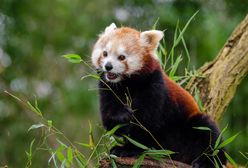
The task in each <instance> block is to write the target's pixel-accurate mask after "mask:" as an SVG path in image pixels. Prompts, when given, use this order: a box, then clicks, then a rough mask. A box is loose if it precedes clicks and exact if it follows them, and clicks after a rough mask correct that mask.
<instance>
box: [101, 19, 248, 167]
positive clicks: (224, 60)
mask: <svg viewBox="0 0 248 168" xmlns="http://www.w3.org/2000/svg"><path fill="white" fill-rule="evenodd" d="M198 72H199V73H200V74H201V75H202V76H204V77H203V78H198V77H194V78H192V79H191V80H190V82H189V83H188V84H187V86H186V89H187V90H188V91H189V92H191V93H192V92H193V91H194V89H195V88H197V89H199V91H200V98H201V100H202V103H203V107H204V111H205V112H206V113H208V114H209V115H210V116H212V117H213V119H214V120H216V121H217V120H218V119H219V118H220V117H221V115H222V114H223V112H224V110H225V109H226V107H227V106H228V104H229V103H230V101H231V100H232V98H233V96H234V94H235V92H236V89H237V86H238V85H239V84H240V83H241V81H242V80H243V79H244V77H245V76H246V75H247V74H248V15H247V16H246V18H245V19H244V20H243V21H242V22H241V23H240V24H239V25H238V26H237V27H236V29H235V30H234V31H233V33H232V35H231V36H230V38H229V39H228V40H227V42H226V43H225V45H224V47H223V48H222V50H221V51H220V52H219V54H218V55H217V57H216V58H215V59H214V60H213V61H211V62H208V63H206V64H205V65H203V66H202V67H201V68H199V70H198ZM135 159H136V158H135V157H132V158H117V159H116V163H117V166H118V167H125V168H128V167H132V165H133V164H134V163H135ZM101 167H103V168H110V167H112V166H111V163H110V161H108V160H106V159H104V160H102V161H101ZM142 167H157V168H159V167H161V168H163V167H180V168H189V167H191V166H189V165H186V164H184V163H180V162H176V161H173V162H172V161H171V160H168V159H165V160H164V162H163V163H159V162H157V161H153V160H151V159H145V160H144V161H143V162H142Z"/></svg>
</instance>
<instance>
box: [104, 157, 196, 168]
mask: <svg viewBox="0 0 248 168" xmlns="http://www.w3.org/2000/svg"><path fill="white" fill-rule="evenodd" d="M136 159H137V158H136V157H132V158H128V157H120V158H116V159H115V163H116V165H117V167H118V168H131V167H132V166H133V165H134V164H135V161H136ZM100 164H101V168H111V167H112V165H111V162H110V161H109V160H108V159H103V160H101V162H100ZM141 167H142V168H150V167H153V168H170V167H172V168H191V166H190V165H187V164H185V163H181V162H178V161H173V160H169V159H163V160H162V161H155V160H152V159H149V158H146V159H144V161H143V162H142V164H141Z"/></svg>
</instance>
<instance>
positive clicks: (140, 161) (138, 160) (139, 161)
mask: <svg viewBox="0 0 248 168" xmlns="http://www.w3.org/2000/svg"><path fill="white" fill-rule="evenodd" d="M144 159H145V154H142V155H140V157H139V158H138V159H137V160H136V161H135V163H134V165H133V168H139V167H140V166H141V164H142V162H143V160H144Z"/></svg>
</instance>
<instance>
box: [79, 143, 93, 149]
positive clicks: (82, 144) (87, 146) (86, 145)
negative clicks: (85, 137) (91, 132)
mask: <svg viewBox="0 0 248 168" xmlns="http://www.w3.org/2000/svg"><path fill="white" fill-rule="evenodd" d="M76 143H77V144H79V145H81V146H82V147H86V148H91V146H90V145H89V144H87V143H81V142H76Z"/></svg>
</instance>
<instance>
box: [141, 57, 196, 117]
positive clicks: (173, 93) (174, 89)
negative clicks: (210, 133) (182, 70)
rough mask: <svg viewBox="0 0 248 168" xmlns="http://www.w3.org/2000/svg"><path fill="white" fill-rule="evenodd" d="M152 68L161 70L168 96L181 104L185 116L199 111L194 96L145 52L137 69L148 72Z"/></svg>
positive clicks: (151, 70) (152, 69)
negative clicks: (141, 63) (141, 64)
mask: <svg viewBox="0 0 248 168" xmlns="http://www.w3.org/2000/svg"><path fill="white" fill-rule="evenodd" d="M154 70H159V71H162V72H163V75H164V81H165V82H164V83H165V85H166V86H165V87H166V88H167V89H168V93H169V96H170V98H171V100H173V101H174V103H175V104H178V105H180V106H183V109H185V111H186V113H187V116H189V118H191V117H192V116H194V115H196V114H198V113H200V109H199V107H198V105H197V103H196V102H195V100H194V98H193V97H192V96H191V95H190V94H189V93H188V92H187V91H186V90H184V89H183V88H182V87H181V86H179V85H178V84H177V83H176V82H174V81H173V80H172V79H170V78H169V77H168V76H167V75H166V74H165V73H164V71H163V69H162V68H161V66H160V64H159V62H158V61H157V60H155V59H154V58H153V57H152V56H151V55H149V54H147V55H145V56H144V66H143V68H142V69H141V71H139V73H142V74H143V73H149V72H153V71H154Z"/></svg>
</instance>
